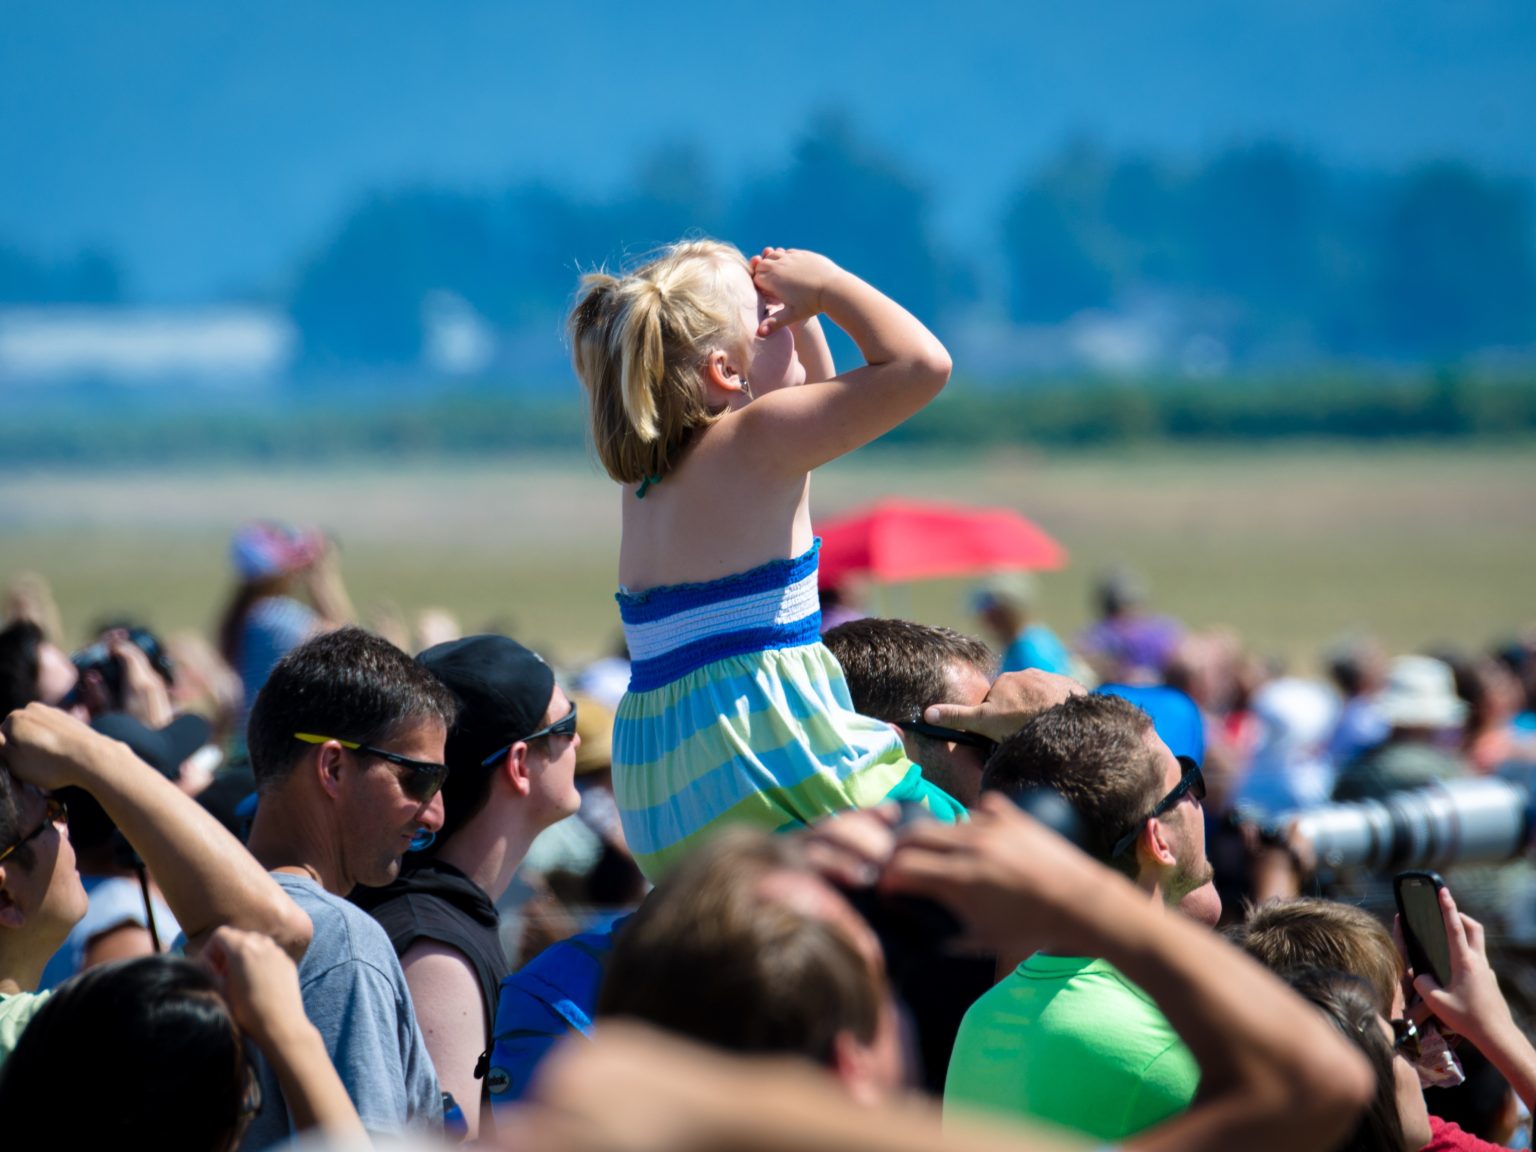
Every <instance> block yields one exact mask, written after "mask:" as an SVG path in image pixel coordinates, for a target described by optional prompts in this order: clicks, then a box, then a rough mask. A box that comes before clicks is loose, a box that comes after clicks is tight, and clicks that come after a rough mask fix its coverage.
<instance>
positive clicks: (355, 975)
mask: <svg viewBox="0 0 1536 1152" xmlns="http://www.w3.org/2000/svg"><path fill="white" fill-rule="evenodd" d="M382 947H384V948H388V947H389V943H388V941H383V942H382ZM304 1006H305V1009H306V1010H307V1011H308V1013H309V1017H310V1019H311V1020H312V1021H314V1024H315V1027H316V1028H318V1029H319V1030H320V1035H321V1036H322V1037H324V1039H325V1046H326V1050H327V1051H328V1052H329V1053H330V1057H331V1063H332V1064H333V1065H334V1066H335V1068H336V1073H337V1075H339V1076H340V1077H341V1082H342V1083H343V1084H344V1085H346V1089H347V1094H348V1095H349V1096H351V1097H352V1103H353V1104H354V1105H356V1107H357V1111H358V1115H359V1116H361V1117H362V1122H363V1126H364V1127H365V1128H367V1129H368V1131H370V1132H374V1133H379V1134H381V1135H382V1134H389V1133H394V1132H401V1131H404V1130H405V1129H407V1128H410V1127H423V1126H428V1125H430V1124H431V1123H432V1122H433V1121H435V1122H436V1123H437V1125H438V1126H441V1122H442V1111H441V1109H442V1101H441V1098H440V1096H439V1095H438V1080H437V1077H436V1076H434V1075H431V1068H430V1067H429V1066H428V1063H427V1054H426V1052H425V1050H423V1049H422V1048H421V1047H419V1045H418V1043H417V1042H415V1041H414V1039H413V1038H411V1037H410V1033H412V1032H414V1031H415V1030H416V1022H415V1020H414V1019H412V1018H410V1016H409V1014H408V1011H407V1009H406V1006H405V1004H404V1001H403V1000H402V999H401V998H400V995H399V992H398V989H397V988H396V986H395V984H394V983H393V981H392V980H391V978H390V977H389V976H387V975H385V973H384V972H383V971H382V970H380V969H379V968H378V967H376V966H375V965H373V964H370V963H368V962H367V961H366V960H361V959H351V960H348V961H346V962H344V963H340V964H337V965H335V966H334V967H332V968H330V969H329V970H328V971H326V972H324V973H322V974H321V975H320V976H318V977H316V978H315V979H313V980H308V981H306V982H305V984H304ZM424 1078H425V1079H429V1080H430V1081H431V1083H430V1086H429V1085H427V1084H426V1083H425V1082H424ZM428 1096H430V1097H431V1099H430V1100H428V1099H427V1097H428Z"/></svg>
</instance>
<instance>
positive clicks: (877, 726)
mask: <svg viewBox="0 0 1536 1152" xmlns="http://www.w3.org/2000/svg"><path fill="white" fill-rule="evenodd" d="M820 544H821V542H820V541H819V540H818V541H817V542H816V544H815V545H814V546H813V547H812V548H811V549H810V550H809V551H807V552H806V553H805V554H804V555H802V556H798V557H795V558H794V559H790V560H775V561H772V562H770V563H768V564H764V565H762V566H761V567H759V568H754V569H752V570H751V571H750V572H742V573H738V574H737V575H734V576H726V577H724V578H722V579H719V580H711V581H709V582H708V583H704V584H678V585H670V586H667V587H663V588H654V589H652V590H650V591H648V592H643V593H640V594H636V595H631V594H629V593H625V592H620V593H619V596H618V601H619V615H620V616H621V618H622V619H623V622H624V635H625V638H626V640H627V641H628V642H629V654H630V660H631V675H630V683H629V692H628V694H626V695H625V697H624V699H623V701H622V702H621V703H620V704H619V710H618V716H617V718H616V721H615V724H614V730H613V787H614V794H615V797H616V798H617V800H618V805H619V812H620V815H621V817H622V819H623V824H624V836H625V838H626V840H628V842H629V847H630V850H631V851H632V852H633V853H634V854H635V859H636V860H637V861H638V862H639V864H640V867H641V870H642V871H644V872H645V874H646V876H647V877H648V878H649V879H651V880H652V881H655V880H657V879H659V878H660V876H661V875H663V874H664V873H665V872H666V871H667V869H668V868H670V867H671V865H672V864H673V863H674V862H675V861H676V860H677V859H679V858H680V857H681V856H683V855H685V854H686V853H687V852H688V850H689V849H690V848H692V847H693V846H694V845H696V844H697V843H699V841H700V840H702V839H703V838H704V837H706V836H708V835H709V834H710V833H711V832H712V831H714V830H715V829H717V828H719V827H722V826H724V825H726V824H734V823H748V824H755V825H757V826H758V827H761V828H768V829H770V830H774V831H779V830H783V829H788V828H795V827H799V826H800V825H803V824H806V823H808V822H810V821H813V820H816V819H819V818H820V817H823V816H826V815H828V814H830V813H832V812H838V811H841V810H843V809H845V808H864V807H870V806H872V805H875V804H878V803H880V802H881V801H882V800H885V799H886V798H887V797H891V796H895V797H899V798H917V799H920V800H922V801H923V802H925V803H927V804H928V806H929V808H930V809H931V810H933V811H934V813H935V815H939V816H942V817H945V818H948V819H953V818H955V814H956V811H957V810H958V806H957V805H954V802H953V801H952V800H950V799H949V798H948V797H947V796H944V794H943V793H941V792H938V791H937V789H932V788H931V787H929V786H927V785H926V784H925V783H924V782H922V781H921V778H920V775H919V771H918V769H917V767H916V766H915V765H914V764H913V763H912V762H911V761H910V760H908V759H907V756H906V753H905V751H904V750H903V748H902V743H901V737H900V736H899V735H898V734H897V733H896V732H895V731H893V730H892V729H891V727H890V726H889V725H888V724H884V723H882V722H881V721H879V720H873V719H870V718H869V717H867V716H861V715H859V714H858V713H857V712H855V711H854V710H853V704H852V702H851V701H850V700H849V698H848V685H847V683H846V681H845V680H844V679H843V670H842V668H841V667H840V666H839V665H838V663H837V659H836V658H835V657H834V656H833V655H832V653H831V652H829V651H828V650H827V648H826V647H825V646H824V645H823V644H822V643H821V606H820V601H819V599H818V597H817V593H816V558H817V552H818V550H819V548H820Z"/></svg>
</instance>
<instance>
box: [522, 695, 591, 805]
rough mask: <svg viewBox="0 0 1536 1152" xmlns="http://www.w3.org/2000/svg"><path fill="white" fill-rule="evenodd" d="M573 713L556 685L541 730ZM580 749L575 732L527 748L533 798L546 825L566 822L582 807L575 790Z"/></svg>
mask: <svg viewBox="0 0 1536 1152" xmlns="http://www.w3.org/2000/svg"><path fill="white" fill-rule="evenodd" d="M570 712H571V701H570V699H569V698H568V697H567V696H566V694H565V693H564V692H562V691H561V690H560V686H559V685H558V684H556V685H555V690H554V693H553V694H552V695H551V696H550V698H549V707H548V708H546V709H545V710H544V716H543V718H542V719H541V720H540V721H539V727H540V728H545V727H547V726H549V725H550V724H553V723H555V722H556V721H557V720H561V719H563V718H564V717H566V716H568V715H570ZM580 747H581V737H580V736H579V735H577V734H576V733H575V732H572V733H570V734H569V735H557V734H551V735H548V736H540V737H539V738H538V739H537V740H534V741H532V742H531V743H530V744H529V745H528V771H529V775H530V776H531V778H532V779H531V788H530V799H532V800H534V801H535V802H536V804H537V807H538V809H539V812H540V813H541V815H542V817H543V822H544V823H545V824H553V823H555V821H557V820H563V819H564V818H565V817H567V816H570V815H572V814H573V813H574V812H575V811H576V810H577V809H578V808H580V807H581V793H580V792H578V791H577V790H576V750H577V749H578V748H580Z"/></svg>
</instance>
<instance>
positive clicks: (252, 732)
mask: <svg viewBox="0 0 1536 1152" xmlns="http://www.w3.org/2000/svg"><path fill="white" fill-rule="evenodd" d="M457 707H458V706H457V704H456V703H455V701H454V698H453V693H451V692H449V691H448V689H447V688H445V687H443V685H442V684H441V683H440V682H439V681H438V679H437V677H435V676H433V675H432V673H430V672H428V671H427V670H426V668H425V667H424V666H423V665H421V664H419V663H418V662H417V661H416V660H414V659H413V658H412V657H411V656H409V655H408V654H407V653H405V652H402V651H401V650H400V649H398V648H396V647H395V646H394V645H393V644H391V643H390V642H389V641H388V640H385V639H383V638H382V637H379V636H375V635H374V634H373V633H371V632H365V631H364V630H363V629H361V628H339V629H337V630H336V631H334V632H325V633H322V634H321V635H319V636H316V637H314V638H313V639H310V640H307V641H305V642H304V643H303V644H300V645H299V646H298V647H297V648H295V649H293V650H292V651H291V652H289V653H288V655H286V656H284V657H283V658H282V659H281V660H279V661H278V662H277V666H276V667H275V668H273V669H272V675H271V676H269V677H268V678H267V682H266V683H265V684H264V685H262V688H261V691H260V692H259V693H257V695H256V704H255V706H254V707H253V708H252V709H251V720H250V726H249V728H248V729H247V731H246V742H247V744H248V746H249V748H250V753H251V770H252V772H254V773H255V776H256V786H257V788H258V789H261V790H265V789H266V788H268V787H270V786H271V785H273V784H275V783H277V782H279V781H281V780H283V779H284V778H285V777H287V775H288V774H289V773H290V772H291V771H292V770H293V766H294V765H295V764H296V763H298V761H299V758H300V757H301V756H302V755H303V753H304V750H305V748H306V747H307V745H304V744H301V743H299V742H298V741H297V740H295V739H294V738H293V736H294V733H296V732H313V733H315V734H317V735H321V736H333V737H335V738H337V739H340V740H355V741H357V742H358V743H359V744H378V743H380V742H381V741H384V740H387V739H389V737H390V736H391V735H393V734H394V733H396V732H398V731H400V730H401V729H403V728H406V727H410V726H412V725H414V724H419V723H421V722H423V721H432V720H436V721H439V722H440V723H441V724H442V725H443V727H444V729H445V730H446V729H448V728H451V727H453V720H454V715H455V713H456V710H457Z"/></svg>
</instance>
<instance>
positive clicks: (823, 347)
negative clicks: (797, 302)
mask: <svg viewBox="0 0 1536 1152" xmlns="http://www.w3.org/2000/svg"><path fill="white" fill-rule="evenodd" d="M791 331H793V332H794V334H795V355H796V356H797V357H799V359H800V365H801V367H803V368H804V369H805V378H806V379H807V380H830V379H832V377H834V376H836V375H837V365H836V364H835V363H833V360H832V348H831V346H830V345H829V344H828V343H827V334H826V333H825V332H824V331H822V327H821V321H820V320H818V319H817V318H816V317H815V316H811V317H809V318H808V319H806V320H803V321H801V322H800V323H799V324H796V325H795V326H794V328H793V329H791Z"/></svg>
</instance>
